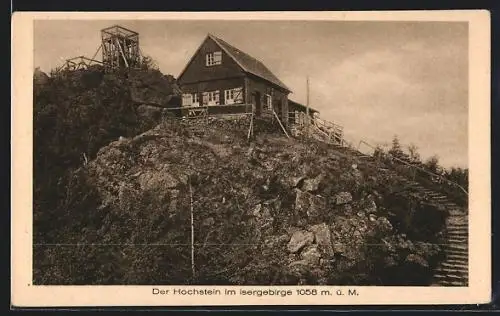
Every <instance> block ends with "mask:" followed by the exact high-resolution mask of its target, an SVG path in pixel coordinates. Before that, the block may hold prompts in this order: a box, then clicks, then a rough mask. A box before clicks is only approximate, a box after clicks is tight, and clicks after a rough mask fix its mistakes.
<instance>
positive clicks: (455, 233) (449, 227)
mask: <svg viewBox="0 0 500 316" xmlns="http://www.w3.org/2000/svg"><path fill="white" fill-rule="evenodd" d="M339 149H340V150H342V151H346V150H349V149H346V148H339ZM349 152H350V153H352V154H353V155H354V156H356V157H357V158H358V160H359V162H360V163H362V162H363V161H365V162H372V163H376V162H375V158H373V157H372V156H368V155H365V154H363V153H360V152H358V151H356V150H349ZM385 170H386V172H390V173H391V174H392V176H393V177H394V178H396V179H397V180H398V181H399V182H400V183H401V186H402V187H404V188H407V189H412V190H415V191H417V192H420V193H422V194H423V195H424V196H425V197H426V198H427V199H428V201H429V202H432V203H433V204H436V205H441V206H444V208H445V210H446V213H447V217H446V222H445V228H444V230H443V232H442V237H441V241H440V245H441V247H442V249H443V251H444V260H443V261H442V262H440V263H439V264H438V266H437V268H436V270H435V271H434V277H433V281H432V284H431V285H433V286H468V283H469V268H468V267H469V251H468V241H469V238H468V237H469V233H468V232H469V221H468V214H467V213H468V212H467V209H466V208H463V207H460V206H458V205H457V204H455V203H453V202H452V201H450V200H449V198H448V197H447V196H445V195H444V194H442V193H439V192H436V191H434V190H431V189H428V188H426V187H424V186H422V185H421V184H420V183H418V182H416V181H412V180H409V179H408V178H406V177H404V176H401V175H400V174H398V173H397V172H396V171H394V170H391V169H385Z"/></svg>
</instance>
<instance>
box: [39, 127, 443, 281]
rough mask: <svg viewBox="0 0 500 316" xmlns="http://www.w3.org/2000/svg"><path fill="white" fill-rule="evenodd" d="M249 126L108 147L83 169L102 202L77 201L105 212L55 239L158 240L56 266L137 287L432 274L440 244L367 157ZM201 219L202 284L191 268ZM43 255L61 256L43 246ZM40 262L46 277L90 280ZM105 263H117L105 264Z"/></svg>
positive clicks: (159, 133) (163, 134) (178, 131)
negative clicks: (418, 231)
mask: <svg viewBox="0 0 500 316" xmlns="http://www.w3.org/2000/svg"><path fill="white" fill-rule="evenodd" d="M210 124H213V126H212V125H210ZM214 126H215V127H214ZM242 127H243V128H242ZM246 128H248V120H247V119H245V118H240V119H234V120H214V121H211V122H206V121H203V122H202V121H198V122H182V121H177V120H165V121H164V122H163V123H162V124H160V125H158V126H157V127H156V128H154V129H152V130H149V131H148V132H146V133H143V134H140V135H138V136H136V137H127V138H124V139H122V140H121V141H113V142H111V143H110V144H109V145H108V146H106V147H104V148H101V150H99V152H98V153H97V157H96V159H94V160H92V161H90V162H89V163H88V164H87V165H85V166H84V167H82V168H81V170H80V173H82V174H85V177H81V179H84V180H85V182H86V183H87V185H88V186H90V187H92V188H93V189H95V191H96V195H97V197H96V198H95V200H93V201H92V202H93V203H88V201H86V200H82V199H84V198H85V197H81V198H80V197H79V198H75V200H74V201H76V202H75V203H74V205H83V206H86V205H94V204H97V205H99V207H97V208H96V209H93V208H92V207H90V206H89V207H88V209H89V210H88V212H87V213H82V212H81V211H78V212H77V210H76V209H72V208H71V206H70V207H68V208H67V209H65V212H66V213H65V212H62V213H61V214H60V215H61V217H62V218H67V219H68V220H69V219H71V218H75V216H80V217H78V218H79V222H78V223H77V224H76V225H79V226H81V228H85V231H84V232H82V229H81V228H80V229H79V230H78V234H76V233H73V234H72V235H70V236H69V235H64V234H62V233H59V231H58V233H59V235H57V236H56V237H57V238H58V240H60V241H61V242H71V243H83V244H85V243H96V241H99V242H103V241H105V242H108V243H110V244H141V245H147V244H152V245H157V246H156V247H142V248H140V247H135V248H134V247H129V248H127V249H126V250H123V252H122V250H120V249H114V248H113V249H109V250H107V251H108V253H106V256H113V260H109V259H103V258H104V257H103V256H104V254H103V253H101V252H99V250H97V249H89V250H87V252H86V253H85V254H84V255H82V253H76V252H71V250H68V252H66V253H64V255H65V257H60V258H59V257H58V258H59V259H60V261H57V262H70V261H71V262H74V263H75V264H77V265H78V266H79V267H80V268H79V269H80V270H75V271H85V277H86V278H88V279H92V280H94V281H93V282H95V283H98V284H103V283H106V282H105V281H103V280H102V275H107V274H109V275H112V277H113V278H114V279H113V280H120V281H123V282H128V283H129V284H153V283H154V284H158V283H162V284H169V283H172V282H175V283H173V284H185V283H186V282H191V283H199V284H221V283H224V284H245V285H251V284H258V285H263V284H276V285H280V284H289V285H296V284H341V283H344V284H364V285H366V284H369V285H374V284H380V283H377V282H384V283H388V282H389V281H390V280H396V281H395V282H396V283H397V282H400V283H402V284H404V282H405V278H406V276H404V273H401V271H402V270H397V269H399V268H400V267H415V266H417V267H421V268H422V269H423V270H422V271H423V272H419V273H425V271H428V270H429V271H430V270H431V269H432V268H433V267H434V266H435V259H434V258H435V257H436V256H438V254H439V249H436V248H434V247H433V246H431V244H432V243H431V242H430V241H429V242H428V241H427V240H420V241H419V240H412V238H411V237H409V236H410V235H408V236H406V235H403V234H401V233H400V231H399V230H400V226H401V225H400V224H399V222H400V217H402V216H401V215H400V213H397V214H396V215H391V211H393V210H391V209H390V205H388V203H386V202H384V201H385V200H384V199H385V198H386V197H387V196H388V194H387V193H385V191H383V188H384V187H386V186H389V187H390V186H391V185H392V184H387V181H386V180H387V179H384V178H383V177H382V176H378V177H376V178H375V177H374V175H373V174H370V172H369V171H370V170H358V169H361V166H360V165H359V164H358V166H357V168H356V169H353V168H352V165H353V159H352V157H351V156H349V154H346V153H342V152H341V151H339V150H337V149H335V148H331V147H328V146H324V144H319V143H314V142H311V143H302V142H298V141H296V140H293V139H288V138H285V137H282V136H281V135H280V134H266V135H265V137H258V138H256V139H255V140H253V141H252V142H251V143H248V142H247V134H246ZM256 128H258V126H257V127H256ZM78 177H80V175H79V176H78ZM82 181H83V180H82ZM392 186H394V187H398V185H397V183H395V184H394V185H392ZM69 191H70V192H71V193H72V194H77V192H82V189H81V188H78V187H71V188H69ZM72 205H73V204H72ZM191 214H192V217H193V231H194V238H195V239H194V244H195V265H196V268H197V270H196V271H197V274H196V279H195V280H193V279H191V278H192V275H191V271H190V269H189V267H190V265H191V249H190V247H189V245H190V240H191ZM82 216H83V218H82ZM401 221H402V220H401ZM410 223H411V222H410ZM57 225H58V224H56V226H57ZM410 227H411V225H410ZM60 231H63V230H62V229H61V230H60ZM65 233H66V234H70V233H68V232H67V231H66V232H65ZM429 237H431V235H430V234H429ZM158 245H165V246H162V247H160V246H158ZM167 245H168V246H167ZM36 255H37V258H45V256H49V255H50V256H53V254H52V253H50V254H48V253H46V252H45V250H39V251H38V250H37V252H36ZM106 258H107V257H106ZM59 259H57V260H59ZM78 260H80V261H78ZM37 262H38V263H37V265H36V269H35V270H36V271H35V274H36V275H37V276H40V275H41V274H42V275H44V277H45V278H46V279H49V278H50V277H53V278H54V280H60V279H61V278H62V277H60V276H59V275H63V274H64V273H66V275H65V276H64V278H66V279H68V280H72V279H75V278H78V277H81V276H78V275H76V274H74V275H68V273H69V272H67V271H66V270H64V271H65V272H61V271H59V270H57V271H56V272H57V273H59V274H57V273H56V272H51V271H55V270H51V269H53V268H50V267H47V266H45V265H44V263H43V262H47V261H43V260H38V261H37ZM89 262H92V264H88V265H87V264H84V263H89ZM105 262H112V263H113V267H112V268H109V267H107V266H106V265H103V267H101V265H102V264H103V263H105ZM58 264H59V263H55V264H54V265H53V266H57V265H58ZM186 267H188V268H186ZM104 269H109V270H110V271H111V272H110V271H107V270H106V271H105V270H104ZM72 273H78V272H72ZM398 273H399V274H398ZM400 275H403V277H401V276H400ZM396 276H397V277H396ZM417 277H419V275H417ZM100 278H101V279H100ZM186 280H187V281H186ZM381 280H382V281H381ZM183 282H184V283H183Z"/></svg>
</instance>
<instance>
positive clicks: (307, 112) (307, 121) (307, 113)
mask: <svg viewBox="0 0 500 316" xmlns="http://www.w3.org/2000/svg"><path fill="white" fill-rule="evenodd" d="M306 85H307V86H306V88H307V89H306V90H307V100H306V124H307V125H306V135H307V137H309V123H310V122H309V120H310V116H309V76H307V80H306Z"/></svg>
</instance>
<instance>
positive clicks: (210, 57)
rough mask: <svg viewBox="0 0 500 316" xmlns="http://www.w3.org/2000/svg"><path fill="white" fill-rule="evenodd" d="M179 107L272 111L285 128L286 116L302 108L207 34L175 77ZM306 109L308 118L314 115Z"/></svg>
mask: <svg viewBox="0 0 500 316" xmlns="http://www.w3.org/2000/svg"><path fill="white" fill-rule="evenodd" d="M177 82H178V84H179V86H180V88H181V90H182V91H183V96H182V107H207V108H208V111H209V113H210V114H239V113H248V112H252V111H253V113H254V114H255V115H256V116H260V115H261V114H263V113H264V112H265V111H266V110H267V111H269V110H271V111H274V112H275V113H276V115H277V116H278V117H279V118H280V120H281V122H282V123H283V124H284V125H285V126H286V125H288V124H289V123H293V121H295V118H294V116H293V115H290V112H291V111H293V112H295V111H300V112H306V107H305V106H304V105H301V104H300V103H297V102H293V101H291V100H289V99H288V95H289V94H290V93H291V90H290V88H288V87H287V86H286V85H285V84H284V83H283V82H282V81H281V80H280V79H279V78H278V77H277V76H276V75H274V74H273V73H272V72H271V71H270V70H269V69H268V68H267V67H266V66H265V65H264V64H263V63H262V62H260V61H259V60H257V59H255V58H254V57H252V56H250V55H248V54H246V53H245V52H243V51H241V50H239V49H238V48H236V47H234V46H232V45H230V44H229V43H227V42H225V41H224V40H222V39H220V38H217V37H215V36H214V35H212V34H208V35H207V37H206V38H205V40H204V41H203V42H202V44H201V45H200V46H199V47H198V49H197V50H196V52H195V53H194V55H193V56H192V57H191V59H190V60H189V62H188V63H187V65H186V67H185V68H184V70H182V72H181V73H180V75H179V76H178V79H177ZM316 112H317V111H316V110H313V109H310V114H311V115H312V114H313V113H316Z"/></svg>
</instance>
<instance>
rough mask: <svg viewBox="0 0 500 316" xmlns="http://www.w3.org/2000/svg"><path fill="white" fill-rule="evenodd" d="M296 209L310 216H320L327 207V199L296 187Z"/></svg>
mask: <svg viewBox="0 0 500 316" xmlns="http://www.w3.org/2000/svg"><path fill="white" fill-rule="evenodd" d="M295 192H296V195H295V210H296V211H297V212H298V213H306V215H307V216H308V217H310V218H311V217H312V218H315V217H318V216H319V215H321V213H322V212H323V211H324V210H325V208H326V201H325V199H324V198H322V197H321V196H318V195H313V194H311V193H309V192H304V191H301V190H299V189H295Z"/></svg>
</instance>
